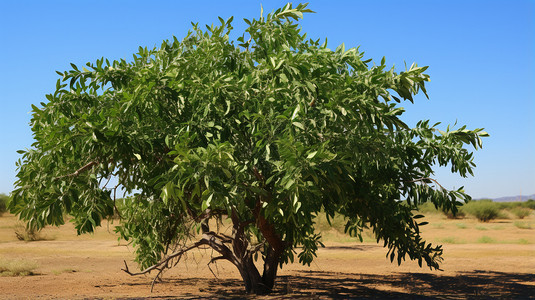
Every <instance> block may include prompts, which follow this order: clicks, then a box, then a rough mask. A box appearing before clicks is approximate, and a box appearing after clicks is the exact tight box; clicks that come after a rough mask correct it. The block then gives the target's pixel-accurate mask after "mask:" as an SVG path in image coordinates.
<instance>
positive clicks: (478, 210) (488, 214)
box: [462, 200, 500, 222]
mask: <svg viewBox="0 0 535 300" xmlns="http://www.w3.org/2000/svg"><path fill="white" fill-rule="evenodd" d="M462 210H463V212H466V213H468V214H471V215H472V216H474V217H476V218H477V219H478V220H480V221H482V222H488V221H490V220H493V219H496V218H497V217H498V216H499V215H500V209H499V207H498V205H496V203H494V202H492V201H488V200H478V201H471V202H468V203H467V204H465V205H464V206H463V207H462Z"/></svg>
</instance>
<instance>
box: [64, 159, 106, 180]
mask: <svg viewBox="0 0 535 300" xmlns="http://www.w3.org/2000/svg"><path fill="white" fill-rule="evenodd" d="M96 164H97V162H96V161H92V162H90V163H88V164H86V165H84V166H83V167H81V168H80V169H78V170H76V171H74V173H71V174H67V175H63V176H58V177H56V178H54V180H59V179H63V178H65V177H75V176H78V175H79V174H80V173H82V172H84V171H87V170H89V169H91V168H93V167H94V166H95V165H96Z"/></svg>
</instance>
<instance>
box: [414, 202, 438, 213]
mask: <svg viewBox="0 0 535 300" xmlns="http://www.w3.org/2000/svg"><path fill="white" fill-rule="evenodd" d="M418 211H419V212H421V213H422V214H430V213H431V214H435V213H437V212H438V210H437V208H436V207H435V205H434V204H433V203H431V202H425V203H422V204H420V205H418Z"/></svg>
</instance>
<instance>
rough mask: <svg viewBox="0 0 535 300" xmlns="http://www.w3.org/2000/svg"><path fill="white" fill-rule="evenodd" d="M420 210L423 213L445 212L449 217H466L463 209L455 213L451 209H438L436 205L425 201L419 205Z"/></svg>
mask: <svg viewBox="0 0 535 300" xmlns="http://www.w3.org/2000/svg"><path fill="white" fill-rule="evenodd" d="M418 211H419V212H421V213H422V214H436V213H443V214H444V215H445V216H446V217H447V218H448V219H462V218H464V217H465V213H464V212H463V211H462V210H458V211H457V213H456V214H455V215H454V214H453V213H452V212H451V211H449V212H443V211H441V210H440V209H437V208H436V207H435V205H434V204H433V203H431V202H425V203H422V204H420V205H419V206H418Z"/></svg>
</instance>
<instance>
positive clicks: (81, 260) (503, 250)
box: [0, 208, 535, 299]
mask: <svg viewBox="0 0 535 300" xmlns="http://www.w3.org/2000/svg"><path fill="white" fill-rule="evenodd" d="M529 211H530V214H529V215H527V216H523V217H522V218H520V217H518V216H517V215H516V214H515V213H514V212H512V210H511V208H500V216H501V218H500V219H493V220H490V221H489V222H481V221H479V220H478V219H476V218H475V217H472V216H471V215H470V214H467V215H466V216H465V217H464V218H462V219H451V218H448V217H447V216H445V215H444V214H442V213H440V212H436V211H428V212H427V213H426V215H427V217H426V220H427V221H429V222H430V223H429V225H426V226H424V227H422V231H423V235H424V236H425V237H426V238H427V239H428V240H429V241H432V242H435V243H440V244H443V245H444V248H445V254H444V263H443V265H442V267H443V270H444V271H442V272H440V271H430V270H428V269H421V268H419V267H418V266H417V264H416V263H414V262H410V261H408V262H404V263H403V264H402V265H401V266H400V267H398V266H397V265H394V264H390V262H389V261H388V260H387V259H386V258H385V254H386V249H384V248H382V247H381V245H378V244H376V243H375V241H374V239H373V238H372V235H371V232H369V231H365V232H364V234H363V238H364V242H363V243H360V242H359V241H358V239H356V238H349V237H347V236H346V235H344V234H343V225H344V221H343V220H342V219H341V218H335V220H333V225H334V228H330V227H329V226H328V224H327V222H326V220H325V219H324V218H318V219H317V225H318V228H319V229H321V230H322V232H323V236H324V242H325V244H326V246H327V247H326V248H324V249H321V250H320V251H319V254H318V258H317V260H315V262H314V263H313V264H312V266H311V267H310V268H308V267H303V266H301V265H298V264H291V265H288V266H285V267H284V268H283V269H282V271H281V272H280V274H281V276H280V278H279V280H278V282H279V284H278V285H277V288H276V290H275V293H274V295H271V296H267V297H265V298H266V299H269V298H276V299H280V298H287V299H291V298H302V299H308V298H313V297H320V298H349V297H379V298H383V297H389V298H413V297H418V296H428V297H437V298H451V297H454V298H456V297H460V298H468V297H478V296H482V297H507V298H523V297H527V296H528V295H534V294H535V284H534V282H535V276H534V275H533V274H535V215H534V213H533V210H529ZM17 222H18V221H17V220H16V218H15V217H14V216H12V215H10V214H7V213H6V214H4V215H3V216H2V217H0V274H1V275H2V276H1V277H0V287H2V288H1V289H2V293H0V298H6V299H13V298H20V299H27V298H34V297H37V296H40V297H42V298H45V299H46V298H69V299H84V298H111V299H113V298H151V299H152V298H156V299H160V298H168V297H173V298H174V297H179V298H195V297H209V298H220V297H228V298H235V297H238V298H243V297H247V295H245V294H243V291H242V286H241V279H240V277H239V274H238V273H237V272H236V271H235V270H234V268H233V267H232V266H231V265H229V264H226V263H220V264H218V265H217V267H216V268H213V270H214V272H215V274H216V276H217V277H214V275H212V273H211V272H210V270H209V269H208V267H207V266H206V263H207V261H208V257H209V255H210V253H209V252H202V251H199V252H196V253H194V254H192V255H190V256H189V257H188V260H187V261H186V264H181V265H179V266H177V267H176V268H175V269H173V270H171V271H169V272H168V273H167V274H166V276H165V277H164V282H162V283H158V284H157V285H156V287H155V290H154V292H153V293H152V294H151V293H150V283H151V279H152V278H150V277H140V278H137V277H130V276H128V275H127V274H125V273H123V272H122V271H121V270H120V269H121V267H122V266H123V259H126V260H127V262H129V264H131V265H134V264H133V262H132V259H133V255H132V249H131V248H130V247H128V246H126V245H125V243H124V242H123V241H121V242H118V241H117V237H116V236H115V234H113V230H112V229H113V226H114V225H113V224H108V223H105V224H104V226H103V227H102V228H100V229H99V230H98V231H97V232H96V233H95V234H93V235H83V236H76V234H75V230H74V228H73V226H72V224H70V223H68V224H66V225H64V226H61V227H59V228H47V229H45V230H44V231H43V232H41V233H39V235H40V236H41V237H43V238H42V240H39V241H21V240H19V239H17V236H16V234H15V229H16V226H17V224H18V223H17ZM114 222H118V221H114ZM24 275H30V276H24ZM252 298H254V297H251V299H252Z"/></svg>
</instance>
